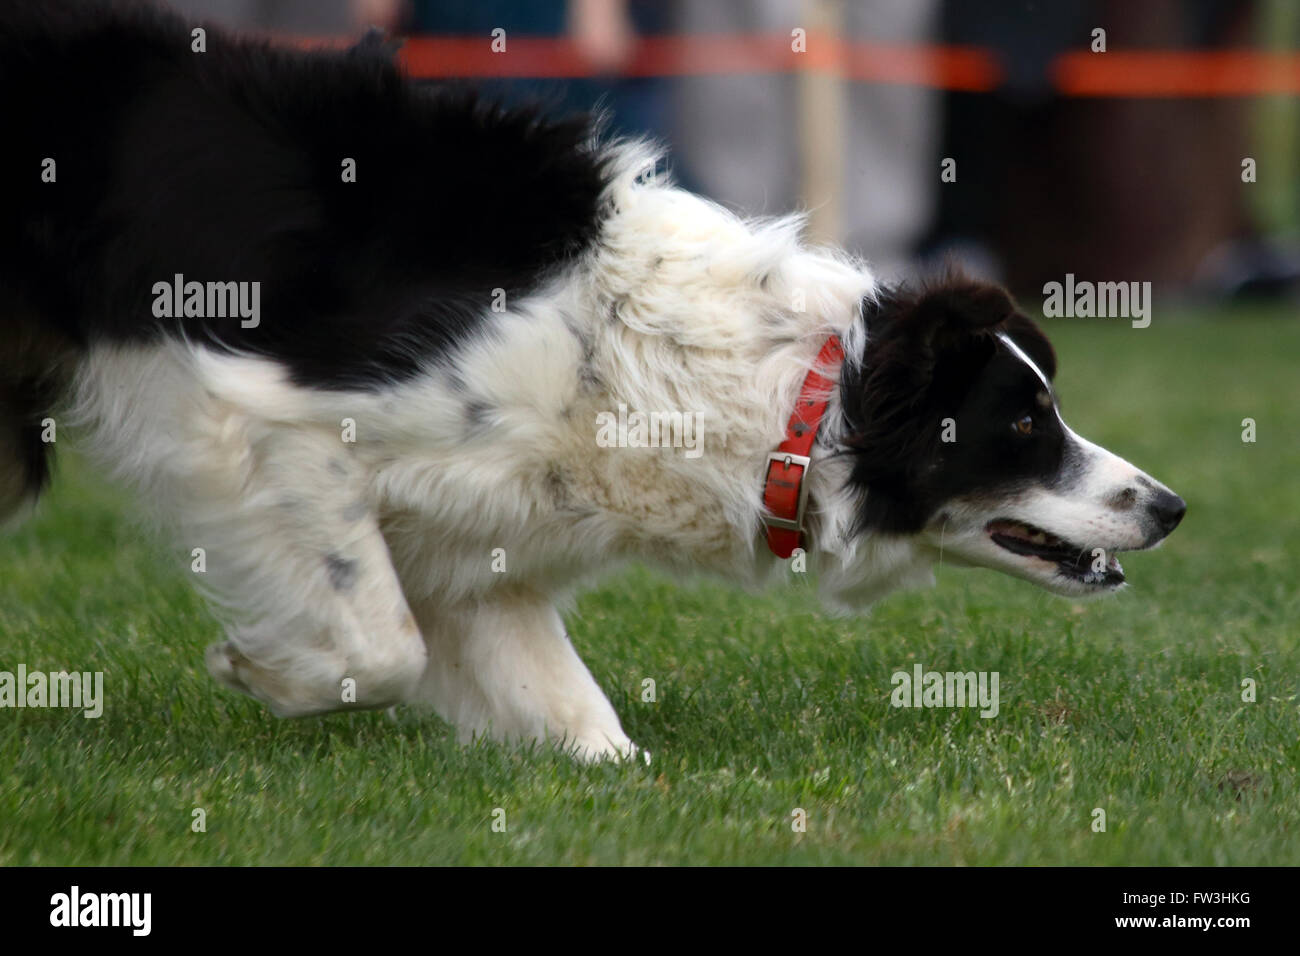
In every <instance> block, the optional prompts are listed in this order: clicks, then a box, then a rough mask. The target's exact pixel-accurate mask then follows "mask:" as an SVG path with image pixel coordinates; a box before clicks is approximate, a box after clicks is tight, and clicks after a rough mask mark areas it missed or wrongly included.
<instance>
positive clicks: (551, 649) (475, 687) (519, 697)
mask: <svg viewBox="0 0 1300 956" xmlns="http://www.w3.org/2000/svg"><path fill="white" fill-rule="evenodd" d="M415 612H416V617H417V619H418V620H419V623H420V630H421V632H422V633H423V635H424V639H425V642H426V644H427V646H428V665H427V667H426V669H425V672H424V677H423V679H422V680H421V681H420V685H419V687H418V689H417V690H416V692H415V694H414V696H413V697H412V702H413V703H420V704H424V705H426V706H430V707H432V708H433V709H434V710H435V711H437V712H438V713H439V714H440V715H441V716H442V717H443V718H444V719H446V720H448V721H450V722H451V723H452V724H454V725H455V726H456V728H457V730H458V732H459V735H460V738H461V740H464V741H468V740H471V739H473V738H475V737H491V738H493V739H496V740H501V741H506V742H512V743H520V742H530V741H539V742H540V741H546V742H550V743H552V744H555V745H556V746H558V747H561V748H562V749H564V750H566V751H569V752H571V753H573V754H574V755H575V756H576V757H578V758H579V759H581V760H589V761H594V760H601V759H613V760H619V759H623V758H626V757H629V756H631V755H632V754H635V753H637V752H638V750H637V748H636V746H635V745H634V744H633V743H632V741H631V740H629V739H628V737H627V734H625V733H624V732H623V728H622V726H621V725H620V724H619V720H618V715H617V714H615V713H614V708H613V707H612V706H611V705H610V703H609V700H608V699H607V698H606V696H605V694H604V692H603V691H601V689H600V686H599V685H598V684H597V683H596V681H595V680H594V679H593V678H592V676H591V673H590V672H589V671H588V670H587V667H586V665H584V664H583V663H582V660H581V659H580V658H579V657H578V654H577V652H576V651H575V650H574V649H573V645H572V644H571V643H570V641H569V638H568V635H567V634H566V633H565V631H564V622H563V621H562V620H561V619H560V615H559V613H558V612H557V611H556V610H555V607H554V606H553V605H552V603H551V602H550V601H549V600H548V599H547V598H546V597H545V596H544V595H541V594H538V593H536V592H533V591H530V590H526V589H522V588H517V589H511V588H502V589H501V591H500V592H499V593H496V594H494V595H493V596H492V597H491V598H489V599H486V600H483V601H479V602H473V603H471V602H466V603H463V604H458V605H453V606H444V605H442V604H440V603H438V602H437V601H436V600H431V601H428V602H425V603H423V604H421V603H417V604H416V605H415Z"/></svg>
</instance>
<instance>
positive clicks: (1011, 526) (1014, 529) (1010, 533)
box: [987, 519, 1034, 541]
mask: <svg viewBox="0 0 1300 956" xmlns="http://www.w3.org/2000/svg"><path fill="white" fill-rule="evenodd" d="M987 530H988V532H989V533H990V534H1000V535H1004V536H1005V537H1008V538H1019V539H1020V540H1021V541H1033V540H1034V532H1032V531H1030V530H1029V529H1028V528H1026V527H1025V526H1024V525H1022V524H1020V523H1019V522H1017V521H1004V520H1000V519H999V520H998V521H990V522H989V524H988V529H987Z"/></svg>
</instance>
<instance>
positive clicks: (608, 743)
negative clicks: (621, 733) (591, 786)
mask: <svg viewBox="0 0 1300 956" xmlns="http://www.w3.org/2000/svg"><path fill="white" fill-rule="evenodd" d="M563 746H564V750H565V752H566V753H568V754H570V755H571V756H573V757H574V758H575V759H577V760H580V761H582V762H583V763H602V762H604V761H609V762H610V763H623V762H624V761H630V762H635V761H636V760H638V759H639V760H643V761H645V763H646V765H647V766H648V765H649V763H650V751H648V750H643V749H641V748H640V747H638V746H637V745H636V744H634V743H632V741H631V740H629V739H628V738H627V737H619V738H612V737H609V736H608V735H604V734H599V735H584V736H579V737H575V738H573V739H570V740H568V741H566V742H565V743H564V744H563Z"/></svg>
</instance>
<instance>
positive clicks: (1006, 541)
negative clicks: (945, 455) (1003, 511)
mask: <svg viewBox="0 0 1300 956" xmlns="http://www.w3.org/2000/svg"><path fill="white" fill-rule="evenodd" d="M984 530H985V531H987V532H988V535H989V537H990V538H992V539H993V543H994V544H996V545H998V547H1000V548H1004V549H1005V550H1007V551H1010V552H1011V553H1012V554H1019V555H1022V556H1024V557H1030V558H1038V559H1040V560H1042V561H1050V562H1052V563H1053V564H1055V565H1056V568H1057V573H1058V574H1061V575H1063V576H1064V577H1067V578H1070V579H1072V580H1074V581H1078V582H1080V583H1081V584H1087V585H1091V586H1093V587H1099V588H1112V587H1119V586H1120V585H1121V584H1123V583H1124V569H1123V568H1122V567H1120V563H1119V560H1118V559H1117V558H1116V557H1115V555H1114V554H1112V553H1111V552H1109V551H1107V552H1105V554H1104V555H1094V554H1093V550H1094V549H1093V548H1091V547H1085V546H1082V545H1076V544H1071V543H1070V542H1069V541H1066V540H1064V539H1062V538H1058V537H1057V536H1056V535H1054V534H1052V533H1051V532H1048V531H1044V530H1042V529H1041V528H1035V527H1034V526H1033V525H1031V524H1026V523H1025V522H1023V521H1012V520H1010V519H1009V518H999V519H997V520H996V521H990V522H989V523H988V524H987V525H985V527H984ZM1102 558H1104V559H1105V565H1104V567H1102V569H1101V570H1100V571H1098V570H1095V567H1096V566H1097V564H1098V563H1099V562H1100V561H1101V560H1102Z"/></svg>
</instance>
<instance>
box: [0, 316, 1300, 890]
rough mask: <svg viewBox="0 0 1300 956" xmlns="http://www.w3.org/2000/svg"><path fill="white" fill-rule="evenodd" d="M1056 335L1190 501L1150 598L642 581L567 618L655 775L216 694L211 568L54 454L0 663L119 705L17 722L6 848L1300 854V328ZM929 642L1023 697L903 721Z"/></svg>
mask: <svg viewBox="0 0 1300 956" xmlns="http://www.w3.org/2000/svg"><path fill="white" fill-rule="evenodd" d="M1049 331H1050V333H1051V334H1052V336H1053V338H1054V340H1055V341H1056V343H1057V346H1058V351H1059V352H1060V354H1061V356H1062V371H1061V375H1060V380H1059V381H1060V386H1061V389H1062V392H1063V395H1064V397H1065V412H1066V415H1067V417H1068V418H1069V419H1070V420H1071V423H1072V424H1073V426H1074V427H1075V428H1076V429H1077V430H1079V431H1080V432H1082V433H1083V434H1085V435H1088V436H1089V437H1090V438H1092V439H1093V440H1095V441H1097V442H1099V443H1101V444H1104V445H1107V446H1108V447H1111V448H1113V449H1115V450H1116V451H1118V452H1120V453H1121V454H1123V455H1125V456H1126V457H1129V458H1131V459H1132V460H1133V461H1135V463H1137V464H1138V465H1140V466H1142V467H1144V468H1146V469H1148V470H1149V471H1151V472H1152V473H1153V474H1155V475H1156V476H1158V477H1159V478H1161V479H1162V480H1164V481H1166V482H1167V483H1169V484H1170V485H1171V486H1173V487H1174V488H1175V489H1176V490H1178V491H1179V492H1180V493H1181V494H1183V496H1184V497H1185V498H1186V499H1187V500H1188V502H1189V512H1188V516H1187V519H1186V520H1185V522H1184V524H1183V527H1182V528H1181V529H1179V531H1178V532H1177V534H1175V535H1174V537H1173V538H1172V539H1171V540H1170V541H1169V542H1168V544H1167V545H1166V546H1165V547H1164V548H1163V549H1162V550H1160V551H1157V552H1153V553H1150V554H1142V555H1133V556H1131V557H1130V558H1129V559H1128V560H1126V561H1125V567H1126V570H1127V571H1128V573H1129V577H1130V580H1131V582H1132V586H1131V588H1130V589H1129V590H1128V591H1127V592H1125V593H1123V594H1121V595H1119V596H1118V597H1116V598H1114V599H1111V600H1109V601H1102V602H1095V603H1089V604H1086V605H1081V604H1075V603H1073V602H1071V601H1068V600H1064V599H1060V598H1054V597H1051V596H1050V595H1047V594H1045V593H1043V592H1041V591H1038V590H1037V589H1035V588H1033V587H1031V586H1029V585H1027V584H1024V583H1021V582H1017V581H1013V580H1010V579H1007V578H1003V577H1001V576H999V575H996V574H993V573H992V572H987V571H958V570H951V569H941V570H940V573H939V579H940V580H939V587H938V588H937V589H934V590H930V591H923V592H915V593H909V594H901V595H895V596H894V597H892V598H889V599H887V600H886V601H885V602H884V603H883V604H881V605H879V606H878V607H877V608H876V609H875V610H874V611H873V613H872V614H871V616H869V617H866V618H860V619H834V618H829V617H825V616H822V615H820V614H818V613H817V612H816V610H815V606H814V604H813V601H812V599H811V595H810V593H809V589H808V587H807V586H806V585H804V586H802V587H794V588H792V589H790V590H788V591H786V592H784V593H778V594H771V595H768V596H765V597H762V598H755V597H753V596H749V595H745V594H742V593H740V592H737V591H733V590H728V589H725V588H719V587H717V586H714V585H709V584H700V585H697V586H688V587H677V586H674V585H673V584H671V583H669V582H667V581H665V580H664V579H662V578H660V577H658V576H656V575H653V574H651V573H648V572H643V571H636V572H632V573H629V574H625V575H623V576H621V577H618V578H615V579H612V580H610V581H609V582H607V583H606V584H605V585H604V586H603V587H601V588H600V589H599V590H596V591H594V592H591V593H588V594H587V595H586V596H584V597H583V598H582V599H581V601H580V602H579V606H578V612H577V613H576V614H575V615H573V616H572V617H571V619H570V626H571V629H572V634H573V638H574V641H575V643H576V644H577V646H578V648H579V650H580V651H581V652H582V654H583V656H584V657H585V659H586V660H587V661H588V663H589V665H590V666H591V668H592V671H593V672H594V673H595V675H596V677H597V679H598V680H599V681H600V682H601V684H602V685H603V686H604V687H605V688H606V690H607V691H608V692H609V694H610V697H611V699H612V700H613V701H614V704H615V707H616V708H617V709H618V711H619V713H620V715H621V716H622V719H623V723H624V726H625V728H626V729H627V731H628V732H629V734H630V735H631V736H632V737H633V739H635V740H637V741H639V742H640V743H642V744H643V745H644V746H646V747H648V748H649V749H651V750H652V751H653V752H654V763H653V765H652V766H650V767H644V766H595V767H583V766H575V765H573V764H571V763H570V762H569V761H568V760H566V759H565V758H563V757H559V756H556V755H554V754H552V753H549V752H534V753H521V752H512V751H507V750H502V749H499V748H497V747H494V746H490V745H483V746H476V747H472V748H462V747H459V746H457V745H456V744H455V742H454V739H453V737H452V735H451V732H450V730H449V728H448V727H447V726H445V725H444V724H442V723H440V722H439V721H438V720H436V719H434V718H431V717H425V716H420V715H418V714H416V713H413V712H408V711H402V712H399V713H398V714H397V716H396V718H395V719H394V718H390V717H388V716H386V715H384V714H378V713H373V714H372V713H358V714H346V715H338V716H332V717H327V718H321V719H309V720H300V721H279V720H276V719H274V718H272V717H271V716H269V715H268V714H267V713H266V712H265V711H264V710H263V709H262V708H261V707H260V706H258V705H257V704H255V703H253V702H252V701H249V700H246V699H243V698H240V697H237V696H235V695H232V694H229V693H227V692H225V691H223V690H219V689H217V688H216V687H215V686H214V684H213V683H212V682H211V681H210V680H209V678H208V676H207V674H206V672H205V671H204V669H203V665H202V648H203V647H204V646H205V645H206V644H208V643H209V642H211V641H213V640H216V639H217V638H218V628H217V626H216V624H215V622H214V621H213V619H212V618H211V617H210V615H209V614H208V612H207V611H206V609H205V608H204V606H203V605H202V603H201V602H200V601H199V599H198V598H197V597H196V596H195V595H194V593H193V592H192V591H191V589H190V585H189V582H188V581H187V576H188V575H187V573H186V572H185V571H184V569H177V568H175V567H172V566H169V565H168V564H167V563H166V562H165V559H164V558H163V557H162V554H163V552H162V550H161V549H160V548H158V547H157V546H156V545H155V543H153V542H152V541H151V540H150V539H149V538H148V537H146V536H145V535H143V534H142V533H141V532H138V531H137V530H135V528H134V526H133V525H132V523H131V522H130V520H129V519H128V518H127V517H126V514H127V513H126V512H125V511H123V510H122V509H121V507H120V503H121V497H120V496H119V495H118V494H117V493H115V492H114V491H112V490H111V489H108V488H105V487H103V486H102V485H101V484H100V481H99V476H98V475H97V474H96V473H95V472H94V471H93V470H91V469H90V468H88V467H87V466H85V465H82V464H79V463H78V462H77V461H76V460H75V458H73V457H71V456H68V455H66V454H65V456H64V468H63V473H62V475H61V479H60V481H59V482H58V484H57V485H56V488H55V490H54V492H53V493H52V494H51V495H50V496H49V498H48V499H47V500H46V502H45V503H44V504H43V505H42V510H41V512H40V514H39V515H38V517H37V518H36V519H34V520H33V521H31V522H30V523H28V524H27V525H26V526H24V527H23V528H21V529H20V530H19V531H18V532H17V533H16V534H14V535H12V536H9V537H7V538H3V539H0V669H8V670H13V669H15V668H16V666H17V664H18V663H19V662H23V663H26V664H27V666H28V667H29V668H31V669H36V670H60V669H64V668H75V669H78V670H103V671H105V672H106V697H107V705H106V709H105V713H104V716H103V717H102V718H100V719H98V720H88V719H85V718H83V717H81V716H77V715H73V714H72V713H70V712H69V711H66V710H22V711H18V710H4V711H0V864H33V863H38V864H176V863H180V864H207V863H223V864H235V863H238V864H259V863H281V864H284V863H333V864H344V863H371V864H374V863H402V864H436V863H530V864H538V863H577V864H582V863H633V864H649V863H669V864H672V863H692V864H709V863H713V864H716V863H751V864H753V863H789V864H807V863H873V864H875V863H882V864H912V863H940V864H951V863H962V864H981V863H1046V864H1065V863H1082V864H1154V865H1162V864H1247V865H1249V864H1263V863H1270V864H1297V863H1300V794H1298V793H1297V782H1296V767H1297V765H1298V764H1300V709H1298V703H1300V702H1298V701H1297V683H1298V677H1297V675H1300V636H1298V635H1300V624H1298V623H1297V622H1300V596H1298V595H1297V583H1296V582H1297V580H1300V529H1298V528H1297V516H1296V505H1297V497H1298V495H1297V483H1296V481H1297V476H1300V442H1298V441H1297V436H1298V435H1300V322H1297V321H1296V319H1295V317H1294V316H1291V315H1286V314H1273V315H1266V314H1260V313H1234V314H1216V315H1189V316H1183V317H1180V318H1178V319H1174V318H1165V319H1164V320H1163V321H1161V316H1159V315H1157V319H1156V321H1155V322H1154V323H1153V325H1152V326H1151V328H1149V329H1146V330H1141V331H1137V330H1132V329H1130V328H1128V326H1127V324H1126V323H1123V322H1118V321H1113V320H1111V321H1107V320H1074V321H1060V322H1056V323H1054V324H1052V325H1051V326H1049ZM1246 417H1251V418H1254V419H1255V420H1256V422H1257V423H1258V442H1257V443H1256V444H1243V443H1242V441H1241V420H1242V419H1243V418H1246ZM917 662H919V663H922V664H923V665H925V667H926V668H928V669H935V670H962V671H965V670H986V671H998V672H999V673H1000V675H1001V697H1002V703H1001V713H1000V715H999V716H998V717H997V718H996V719H993V720H983V719H980V718H979V717H978V716H977V715H976V714H975V713H974V712H973V711H970V710H911V709H908V710H902V709H899V710H895V709H892V708H890V707H889V706H888V699H889V692H890V690H891V686H890V675H891V674H892V673H893V672H894V671H895V670H898V669H910V668H911V666H912V665H913V664H914V663H917ZM647 677H649V678H653V679H654V680H655V681H656V682H657V690H658V701H657V702H656V703H642V702H641V700H640V687H641V684H640V682H641V680H642V679H643V678H647ZM1245 677H1251V678H1254V679H1255V680H1256V681H1257V682H1258V699H1257V700H1256V701H1255V702H1254V703H1245V702H1243V701H1242V699H1241V688H1240V684H1241V681H1242V679H1243V678H1245ZM196 807H201V808H203V809H204V810H205V811H206V814H207V832H206V833H194V832H191V828H190V825H191V813H192V811H193V809H194V808H196ZM497 807H500V808H503V809H504V810H505V812H506V824H507V829H506V831H505V832H504V833H499V832H494V831H493V830H492V828H491V822H492V811H493V810H494V808H497ZM796 807H801V808H804V809H805V810H806V811H807V814H808V826H807V832H806V833H795V832H792V829H791V825H790V824H791V812H792V810H794V808H796ZM1098 807H1099V808H1102V809H1104V810H1105V811H1106V814H1107V824H1108V825H1107V830H1106V832H1105V833H1094V832H1092V829H1091V827H1090V824H1091V822H1092V811H1093V809H1094V808H1098Z"/></svg>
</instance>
